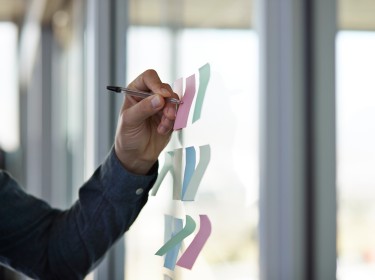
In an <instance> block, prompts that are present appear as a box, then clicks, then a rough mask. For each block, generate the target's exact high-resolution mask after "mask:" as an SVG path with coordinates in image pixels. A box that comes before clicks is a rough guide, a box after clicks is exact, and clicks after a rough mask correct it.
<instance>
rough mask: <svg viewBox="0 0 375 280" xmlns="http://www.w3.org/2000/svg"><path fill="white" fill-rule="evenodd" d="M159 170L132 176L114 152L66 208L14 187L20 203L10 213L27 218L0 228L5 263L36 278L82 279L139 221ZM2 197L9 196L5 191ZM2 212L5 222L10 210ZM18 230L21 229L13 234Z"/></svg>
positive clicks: (1, 251)
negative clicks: (43, 200)
mask: <svg viewBox="0 0 375 280" xmlns="http://www.w3.org/2000/svg"><path fill="white" fill-rule="evenodd" d="M156 170H157V166H154V168H153V170H152V171H153V172H152V175H149V176H136V175H132V174H129V173H127V172H126V171H125V170H124V169H123V167H122V166H121V164H120V163H119V162H118V160H117V158H116V156H115V155H114V152H113V151H111V155H110V156H109V157H108V158H107V159H106V161H105V162H104V163H103V165H102V166H101V167H99V168H98V169H97V170H96V172H95V174H94V175H93V176H92V177H91V178H90V180H89V181H88V182H86V183H85V184H84V186H83V187H82V188H81V189H80V193H79V200H78V201H77V202H76V203H75V204H74V205H73V206H72V207H71V208H70V209H69V210H67V211H63V212H62V211H58V210H53V209H51V208H50V207H49V206H48V205H46V204H45V203H43V202H42V201H40V200H37V199H35V198H32V197H30V196H27V195H25V194H22V192H21V191H20V190H17V193H16V194H14V193H13V194H12V191H11V195H10V194H9V190H5V191H6V192H8V193H7V197H8V198H9V197H10V198H11V200H14V203H19V204H17V207H14V206H13V207H12V205H8V207H11V212H12V211H13V212H14V213H13V212H12V213H13V215H22V216H23V218H22V219H21V220H19V221H18V222H11V223H10V224H11V225H10V228H12V229H10V231H9V230H8V229H7V228H6V227H4V226H0V229H1V230H5V231H7V230H8V231H9V232H8V233H7V234H6V235H1V236H0V256H1V257H2V258H3V260H2V261H5V262H8V263H9V264H10V265H11V266H13V267H15V268H16V269H20V270H22V271H24V272H25V273H26V274H28V275H30V276H32V277H36V276H38V277H42V278H43V279H48V278H53V279H80V278H83V276H84V275H85V274H86V273H87V272H88V271H89V270H90V269H91V268H92V267H93V265H94V264H96V263H97V261H98V260H99V259H100V258H101V257H102V256H103V255H104V253H105V252H106V251H107V249H108V248H109V247H110V246H111V245H112V244H113V243H114V242H115V241H116V240H117V239H118V238H119V237H120V236H121V235H122V234H123V233H124V232H125V231H126V230H127V229H128V228H129V227H130V225H131V224H132V223H133V222H134V220H135V218H136V217H137V216H138V214H139V211H140V210H141V209H142V207H143V206H144V204H145V203H146V201H147V196H148V191H149V189H150V188H151V186H152V184H153V182H154V180H155V179H156ZM12 184H14V182H13V183H12ZM140 189H142V190H143V191H140ZM13 192H14V190H13ZM141 192H142V193H141ZM1 196H2V197H4V196H3V193H1ZM0 208H1V209H3V208H4V207H3V206H2V205H1V207H0ZM26 209H30V212H27V210H26ZM0 211H2V212H1V213H0V215H1V216H0V218H1V220H2V221H3V217H4V216H3V215H6V213H5V212H3V211H5V210H0ZM8 211H9V209H8ZM31 216H32V217H31ZM5 218H6V217H5ZM13 231H14V232H17V233H16V234H12V232H13ZM6 244H9V245H6Z"/></svg>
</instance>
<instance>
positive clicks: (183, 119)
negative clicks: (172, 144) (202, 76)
mask: <svg viewBox="0 0 375 280" xmlns="http://www.w3.org/2000/svg"><path fill="white" fill-rule="evenodd" d="M194 96H195V74H193V75H191V76H189V77H188V78H186V86H185V93H184V96H183V97H182V98H181V101H183V103H182V104H180V105H179V107H178V110H177V115H176V120H175V122H174V127H173V129H174V130H179V129H182V128H185V127H186V125H187V121H188V118H189V112H190V108H191V105H192V104H193V100H194Z"/></svg>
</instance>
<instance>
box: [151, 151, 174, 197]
mask: <svg viewBox="0 0 375 280" xmlns="http://www.w3.org/2000/svg"><path fill="white" fill-rule="evenodd" d="M173 157H174V152H173V151H170V152H167V153H165V160H164V165H163V167H162V169H161V170H160V172H159V175H158V178H157V179H156V182H155V183H154V186H153V187H152V192H151V195H153V196H155V195H156V194H157V192H158V190H159V187H160V185H161V183H162V182H163V180H164V178H165V176H166V175H167V174H168V172H171V173H172V176H173V177H174V171H173Z"/></svg>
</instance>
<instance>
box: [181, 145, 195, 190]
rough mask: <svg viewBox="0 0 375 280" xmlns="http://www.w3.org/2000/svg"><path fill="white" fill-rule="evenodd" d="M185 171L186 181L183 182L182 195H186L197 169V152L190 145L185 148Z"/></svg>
mask: <svg viewBox="0 0 375 280" xmlns="http://www.w3.org/2000/svg"><path fill="white" fill-rule="evenodd" d="M185 151H186V156H185V172H184V181H183V183H182V197H184V196H185V193H186V190H187V188H188V186H189V183H190V181H191V178H192V176H193V174H194V171H195V164H196V152H195V148H194V147H188V148H186V149H185Z"/></svg>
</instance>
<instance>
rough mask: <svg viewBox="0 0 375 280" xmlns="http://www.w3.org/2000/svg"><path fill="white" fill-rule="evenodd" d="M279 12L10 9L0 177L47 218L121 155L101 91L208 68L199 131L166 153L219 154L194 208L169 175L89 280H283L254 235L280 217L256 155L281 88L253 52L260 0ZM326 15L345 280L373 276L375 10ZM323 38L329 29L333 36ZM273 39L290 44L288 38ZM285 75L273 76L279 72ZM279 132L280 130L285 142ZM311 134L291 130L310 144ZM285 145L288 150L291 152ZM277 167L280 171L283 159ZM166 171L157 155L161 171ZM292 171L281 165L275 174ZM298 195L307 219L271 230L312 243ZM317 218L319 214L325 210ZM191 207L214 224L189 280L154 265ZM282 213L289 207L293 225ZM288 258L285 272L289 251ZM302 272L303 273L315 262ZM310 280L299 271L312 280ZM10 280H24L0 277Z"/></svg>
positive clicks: (244, 5)
mask: <svg viewBox="0 0 375 280" xmlns="http://www.w3.org/2000/svg"><path fill="white" fill-rule="evenodd" d="M269 2H272V1H266V0H265V1H261V0H259V1H258V2H256V1H252V0H236V1H232V0H222V1H214V0H209V1H197V0H191V1H184V0H154V1H151V0H111V1H99V0H74V1H70V0H65V1H64V0H0V167H1V168H2V169H6V170H8V171H9V172H10V173H11V174H12V175H13V176H14V177H15V178H16V179H17V180H18V181H19V182H20V183H21V185H22V186H24V187H25V189H26V190H27V191H28V192H29V193H31V194H33V195H35V196H38V197H41V198H43V199H45V200H46V201H48V202H49V203H50V204H51V205H52V206H53V207H57V208H63V209H65V208H67V207H69V206H70V205H71V204H72V203H73V202H74V201H75V200H76V199H77V197H78V189H79V187H80V186H81V185H82V183H83V182H84V181H85V180H86V179H87V178H89V176H90V175H91V174H92V172H93V171H94V170H95V168H96V166H98V165H99V164H100V162H101V161H102V160H103V159H104V158H105V156H106V154H107V152H108V151H109V149H110V148H111V146H112V143H113V138H114V131H115V126H116V119H117V114H118V111H119V107H120V106H121V102H122V97H121V96H115V95H113V94H110V93H108V92H107V91H106V89H105V88H106V86H107V85H110V84H114V85H120V86H124V85H126V84H127V83H129V82H130V81H131V80H133V79H134V78H135V77H136V76H137V75H138V74H140V73H141V72H143V71H144V70H146V69H149V68H153V69H156V70H157V71H158V72H159V74H160V76H161V78H162V80H163V81H165V82H168V83H170V84H173V82H174V81H175V80H176V79H177V78H180V77H187V76H190V75H192V74H194V73H197V71H198V68H199V67H201V66H202V65H204V64H205V63H207V62H208V63H210V66H211V80H210V84H209V87H208V89H207V93H206V100H205V104H204V107H203V114H202V117H201V120H200V121H199V122H197V123H196V124H191V125H190V126H188V127H187V129H186V130H185V131H184V132H183V134H182V133H180V134H177V133H176V134H175V136H174V138H173V139H172V143H171V146H169V147H167V150H168V149H169V150H172V149H174V148H175V147H176V145H175V143H178V142H179V143H181V139H183V141H182V142H183V143H184V146H194V145H196V146H199V145H205V144H210V146H211V148H212V160H211V163H210V165H209V168H208V170H207V173H206V175H205V177H204V180H203V181H202V184H201V186H200V188H199V193H198V197H197V199H196V201H195V202H194V203H190V204H189V203H187V204H186V203H185V204H183V205H181V204H179V203H177V202H176V201H172V200H171V193H170V191H171V190H170V189H171V186H172V182H171V178H169V177H167V178H166V179H165V181H164V182H163V185H162V186H161V189H160V191H159V193H158V194H157V196H155V197H150V199H149V203H148V205H147V206H146V208H145V209H144V210H143V211H142V213H141V215H140V217H139V219H138V220H137V221H136V223H135V224H134V226H133V227H132V228H131V230H130V232H129V233H128V234H127V235H126V237H125V238H124V239H122V240H120V241H119V242H118V243H117V244H116V246H115V247H114V248H113V250H111V252H109V253H108V255H107V257H106V258H105V259H104V261H103V262H102V264H101V265H100V267H99V268H98V269H96V270H95V271H94V272H93V273H91V274H90V275H89V276H88V277H87V279H100V280H101V279H132V280H133V279H138V280H143V279H145V280H146V279H147V280H148V279H169V278H168V277H170V278H173V279H175V280H180V279H205V280H208V279H220V280H221V279H223V280H224V279H236V280H237V279H238V280H245V279H246V280H253V279H275V278H272V276H269V275H267V273H263V272H262V269H260V267H266V268H265V270H268V271H271V270H274V269H275V268H274V267H273V266H272V262H269V267H267V261H266V260H265V259H263V258H262V257H261V256H262V252H263V251H264V250H265V251H267V252H272V250H273V249H272V248H273V247H272V246H267V245H264V243H262V242H260V238H259V234H260V233H262V232H263V231H259V223H260V220H261V221H262V218H261V219H260V217H268V216H267V215H264V216H262V213H268V212H267V211H268V210H269V212H272V211H271V210H272V209H273V208H272V207H273V206H272V205H269V204H267V203H264V202H262V200H260V193H261V192H262V191H260V190H262V188H266V187H267V183H265V184H263V183H262V182H263V179H262V176H268V177H271V178H272V176H273V175H272V172H270V173H267V172H268V169H267V167H265V169H263V168H264V167H262V164H261V162H262V158H263V157H264V154H263V153H261V152H260V151H261V150H262V147H264V148H266V149H267V147H269V146H267V145H268V144H266V145H265V146H262V145H263V143H264V142H266V141H265V140H266V139H265V138H264V135H266V136H267V135H268V134H263V132H262V131H263V130H265V129H267V128H265V126H267V121H264V119H267V118H266V117H264V116H271V114H272V112H271V111H272V110H270V108H271V107H267V106H264V105H262V98H263V96H267V93H264V92H263V90H264V86H262V83H266V82H267V79H268V78H269V80H268V82H269V83H270V84H273V80H272V76H271V75H270V76H268V75H264V74H263V72H262V69H263V68H265V67H263V63H264V60H262V57H261V56H262V54H261V53H262V52H263V51H264V49H263V48H261V49H260V47H259V46H263V45H262V44H263V43H264V42H263V41H262V42H260V39H259V35H260V37H261V36H262V34H260V32H270V31H268V30H267V28H265V29H262V28H258V27H259V26H260V25H262V23H260V22H263V23H264V22H266V20H267V16H266V12H267V11H270V10H269V8H268V7H266V6H264V5H265V4H264V3H269ZM277 2H278V3H279V8H278V9H276V10H277V11H281V12H285V13H286V14H287V15H288V13H287V12H290V18H291V19H294V18H295V16H294V15H295V14H296V15H301V17H303V16H304V14H303V13H298V12H297V13H294V12H295V11H296V10H298V8H299V7H300V4H299V1H292V0H290V1H281V0H280V1H277ZM284 2H285V3H284ZM302 2H304V3H305V2H306V3H307V2H309V1H302ZM318 2H319V1H318ZM259 3H261V4H259ZM326 3H334V4H332V6H331V7H334V8H332V10H331V13H330V14H328V15H325V14H323V15H322V17H323V18H324V16H327V17H333V22H334V28H335V34H334V56H333V57H332V55H331V57H329V60H330V61H332V63H334V67H335V72H334V73H333V75H334V76H333V77H334V78H333V79H330V80H329V81H328V83H331V84H333V85H334V87H333V88H335V90H334V93H333V94H334V96H335V99H334V100H335V102H334V104H333V106H332V107H331V108H330V110H331V113H332V116H333V118H332V119H331V121H333V122H334V131H330V134H329V135H323V136H322V135H320V137H323V138H324V137H325V136H327V137H330V138H332V139H333V141H334V147H333V148H331V150H332V149H334V152H333V155H334V158H330V159H329V160H331V161H332V164H333V165H334V166H335V169H334V170H333V171H332V172H331V173H332V174H331V175H332V176H334V178H335V184H334V186H333V188H334V189H335V194H336V195H335V199H336V202H337V207H336V206H335V205H334V209H335V210H337V211H335V212H334V213H333V214H334V215H335V217H336V223H335V222H332V223H331V224H333V226H332V225H329V226H327V231H329V233H330V234H334V235H335V237H336V239H335V241H336V242H335V244H331V245H332V246H333V247H332V248H333V250H335V252H336V258H335V260H334V262H335V265H334V266H333V267H332V269H334V271H335V275H336V278H337V279H340V280H341V279H342V280H349V279H350V280H351V279H363V280H365V279H374V278H375V238H373V237H372V234H373V232H375V203H374V201H375V172H374V167H375V148H374V147H373V143H375V121H374V120H375V79H374V78H373V76H374V69H375V51H374V50H375V16H374V15H375V2H374V1H371V0H338V1H326ZM287 4H290V5H287ZM306 5H307V4H306ZM261 7H263V9H262V8H261ZM264 7H265V8H264ZM271 11H274V10H272V8H271ZM293 11H294V12H293ZM316 15H317V16H318V15H319V16H320V14H318V12H317V13H316ZM270 18H272V15H270ZM286 18H287V17H286ZM271 26H272V25H271ZM280 26H281V27H280V30H281V31H283V29H282V28H284V27H283V26H282V25H280ZM284 31H285V30H284ZM315 31H316V32H324V27H323V28H317V29H316V30H315ZM276 32H278V31H276ZM303 32H305V31H303ZM303 32H302V34H303ZM270 33H271V32H270ZM277 34H281V35H280V36H276V37H280V38H282V37H283V36H284V35H285V36H284V38H289V37H288V36H287V35H288V33H285V34H284V33H282V32H278V33H276V35H277ZM290 36H294V35H290ZM274 37H275V36H274ZM280 40H281V39H280ZM307 42H308V41H307ZM302 45H303V44H302ZM307 48H308V47H307ZM311 48H314V46H312V47H311ZM297 55H298V54H296V56H297ZM315 58H316V59H318V57H315ZM269 59H270V60H269V61H268V62H267V63H271V64H272V61H273V59H274V62H275V65H276V61H277V60H278V59H279V58H278V57H271V58H269ZM299 63H300V64H301V65H303V62H301V61H300V62H299ZM288 69H289V68H288V67H285V68H284V67H282V68H280V69H279V70H278V71H280V73H284V74H285V73H289V72H288V71H289V70H288ZM283 77H287V76H283ZM262 81H263V82H262ZM278 86H279V85H277V86H276V87H278ZM281 91H282V90H281ZM301 93H302V94H301ZM301 93H300V94H301V95H303V92H301ZM284 100H287V99H284ZM293 100H294V99H293ZM293 100H292V101H293ZM285 102H287V101H285ZM285 102H284V101H280V102H279V103H277V105H275V106H277V108H278V109H279V110H281V111H288V110H290V108H291V107H289V106H290V104H294V103H293V102H291V103H290V104H289V103H285ZM293 106H296V108H297V107H298V104H297V105H295V104H294V105H293ZM293 108H294V107H293ZM284 121H285V119H281V120H280V127H281V129H283V125H284V124H285V123H284ZM302 130H303V129H302ZM302 130H301V131H298V130H297V132H296V133H297V134H298V133H301V134H302V133H303V132H302ZM285 131H288V130H287V129H286V130H285ZM262 137H263V138H262ZM306 137H308V136H306ZM177 138H179V139H177ZM275 139H277V137H276V138H275ZM293 139H294V138H293ZM279 148H280V149H281V150H283V146H282V144H280V145H279ZM295 148H296V149H298V147H295ZM276 154H277V153H276ZM301 154H302V155H299V154H298V155H299V156H301V157H308V154H303V153H301ZM273 156H274V154H271V156H270V158H269V160H270V161H272V160H273V159H275V161H276V156H275V158H273ZM287 156H288V155H287ZM281 159H283V158H281ZM284 159H285V158H284ZM287 159H288V158H287ZM163 161H164V158H163V156H162V157H161V159H160V162H161V166H162V163H163ZM285 165H286V166H287V165H288V163H285ZM291 166H293V165H291ZM262 170H263V171H262ZM285 170H287V169H282V168H281V169H280V170H279V171H278V173H277V174H282V173H283V172H284V171H285ZM291 172H292V173H291V174H293V171H291ZM307 173H308V171H307ZM262 174H263V175H262ZM264 174H265V175H264ZM286 176H288V175H286ZM275 178H276V177H275ZM276 180H277V179H276ZM317 181H318V180H317ZM281 186H282V184H281ZM306 186H309V183H307V184H306ZM306 186H305V185H303V186H302V185H301V186H300V185H298V186H297V187H296V189H304V187H306ZM306 193H307V194H308V193H309V192H308V191H306ZM266 195H267V194H266ZM275 195H277V193H276V194H275ZM292 196H293V195H292ZM294 197H296V199H298V196H294ZM302 197H303V199H306V201H305V200H302V201H303V203H301V204H302V205H300V206H298V207H300V208H293V209H294V210H298V209H299V210H301V209H302V212H303V213H304V211H306V215H303V217H302V218H300V219H295V220H293V216H292V215H291V216H283V217H285V223H283V222H280V221H276V222H275V224H278V223H279V224H281V225H280V226H281V227H284V226H287V227H288V225H289V223H288V221H295V222H294V223H295V224H293V226H294V227H297V228H298V227H301V228H306V231H309V229H311V227H309V226H306V224H308V222H306V221H305V220H308V219H309V217H310V218H311V216H309V215H308V213H309V212H308V210H306V209H305V208H304V207H305V206H304V204H305V202H306V204H307V205H308V204H309V203H308V201H309V197H308V195H303V196H302ZM282 199H283V198H282V197H281V198H280V201H279V202H280V203H281V205H283V200H282ZM263 201H265V200H263ZM287 201H288V200H285V203H286V204H287ZM315 202H316V200H315ZM260 203H261V204H262V205H261V206H260V205H259V204H260ZM324 203H325V202H322V204H321V205H320V206H322V209H325V208H324V206H325V205H324ZM317 205H318V206H315V208H314V209H318V208H319V207H320V206H319V203H318V204H317ZM181 208H183V210H184V211H185V212H186V213H187V214H190V215H193V216H194V215H195V216H197V215H199V214H207V215H208V216H209V217H210V219H211V221H212V224H213V225H212V226H213V234H212V236H211V238H210V239H209V242H208V243H207V246H206V247H205V248H204V250H203V252H202V255H201V256H200V257H199V258H198V260H197V263H196V265H195V267H194V268H193V270H191V271H187V270H184V269H178V268H177V269H176V270H175V271H174V272H170V271H166V269H164V268H163V259H162V258H160V257H158V256H155V255H154V253H155V252H156V250H157V249H158V248H159V247H160V246H161V245H162V244H163V240H164V239H163V234H164V214H166V213H170V212H171V211H172V212H173V211H177V210H176V209H181ZM260 209H261V210H260ZM270 209H271V210H270ZM282 209H284V208H283V206H280V208H279V210H280V212H282V213H283V215H284V214H285V213H284V212H283V211H282ZM285 215H288V214H285ZM283 221H284V220H283ZM150 229H152V230H150ZM321 230H323V231H324V230H325V228H323V229H321ZM266 232H267V230H266ZM301 234H302V235H303V236H305V234H306V235H307V236H308V235H309V233H306V232H305V233H301ZM278 236H279V235H277V237H276V238H275V240H276V241H275V242H276V243H275V244H279V243H283V240H284V239H283V237H282V233H280V236H279V237H278ZM310 237H311V236H310ZM267 238H268V237H267ZM307 239H308V237H307ZM301 240H302V241H301V243H300V244H299V245H298V246H301V247H303V248H305V245H304V242H306V243H307V241H306V240H305V239H303V238H302V239H301ZM304 240H305V241H304ZM266 241H267V239H266ZM296 242H297V241H296ZM186 244H188V243H186ZM315 245H316V244H315ZM298 246H296V247H298ZM266 247H267V248H266ZM276 247H277V246H276ZM306 248H307V249H306ZM306 248H305V249H301V252H305V250H306V251H308V250H309V248H310V247H309V245H306ZM310 249H311V248H310ZM277 252H279V251H275V254H276V255H277V254H278V253H277ZM279 254H280V259H282V258H283V254H282V250H281V253H280V252H279ZM302 254H303V253H302ZM306 254H308V253H306ZM264 255H265V256H267V254H264ZM312 255H313V257H314V254H312ZM318 255H319V253H316V254H315V256H318ZM313 257H312V258H313ZM286 259H288V258H286ZM302 259H303V262H304V263H305V264H306V263H307V264H306V267H309V264H308V262H309V260H310V261H311V258H310V259H309V257H303V258H302ZM288 260H289V259H288ZM290 260H292V261H291V262H290V263H289V262H287V261H285V262H284V263H283V262H282V261H280V266H284V267H285V270H283V269H281V270H280V271H288V270H289V267H292V268H293V267H294V265H293V258H291V259H290ZM295 263H296V264H297V263H298V261H296V262H295ZM323 270H324V269H323ZM275 271H278V270H277V269H276V270H275ZM306 271H307V272H306ZM306 271H305V272H301V273H302V274H303V275H304V273H306V275H307V274H308V271H309V270H308V269H307V270H306ZM323 273H324V271H323ZM287 275H290V274H288V273H286V274H279V277H277V278H276V279H314V277H316V275H318V273H317V274H316V275H315V276H306V277H304V278H300V277H298V276H296V275H300V274H298V273H297V274H293V275H294V276H292V277H290V278H288V277H287ZM0 279H27V278H26V277H25V276H23V275H20V274H17V273H16V272H13V271H11V270H9V269H8V268H5V267H1V268H0ZM317 279H318V278H317ZM320 279H323V278H320ZM324 279H328V278H324Z"/></svg>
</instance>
